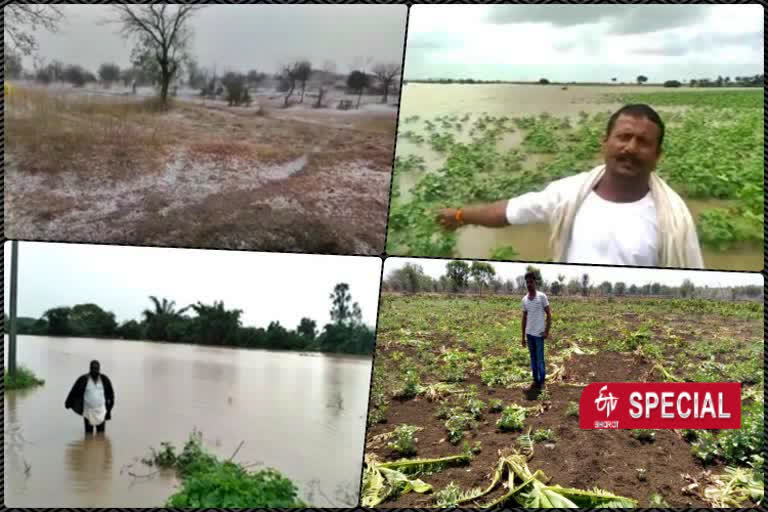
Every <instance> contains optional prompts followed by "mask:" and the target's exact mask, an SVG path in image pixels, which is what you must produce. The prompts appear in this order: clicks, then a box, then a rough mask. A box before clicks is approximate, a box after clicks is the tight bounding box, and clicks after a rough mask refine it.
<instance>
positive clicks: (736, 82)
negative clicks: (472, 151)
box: [403, 73, 765, 87]
mask: <svg viewBox="0 0 768 512" xmlns="http://www.w3.org/2000/svg"><path fill="white" fill-rule="evenodd" d="M764 82H765V75H764V74H762V73H760V74H755V75H748V76H736V77H733V79H731V77H730V76H725V77H724V76H722V75H720V76H718V77H717V78H692V79H690V80H687V81H685V80H682V81H680V80H666V81H665V82H663V84H662V85H664V86H665V87H682V86H689V87H763V84H764ZM408 83H426V84H516V83H530V84H533V83H537V84H540V85H549V84H567V85H578V84H586V85H592V84H594V85H601V84H611V83H612V84H624V85H627V84H639V85H643V84H645V83H648V77H647V76H645V75H638V76H637V78H636V79H635V81H634V82H620V81H619V79H618V78H617V77H613V78H611V80H610V81H605V82H574V81H566V82H558V81H556V80H550V79H548V78H540V79H539V80H536V81H524V80H478V79H474V78H423V79H404V80H403V85H407V84H408Z"/></svg>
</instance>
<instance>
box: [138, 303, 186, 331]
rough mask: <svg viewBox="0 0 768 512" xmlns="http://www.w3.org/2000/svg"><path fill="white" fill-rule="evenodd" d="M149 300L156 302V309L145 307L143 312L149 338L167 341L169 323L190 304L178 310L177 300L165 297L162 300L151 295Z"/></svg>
mask: <svg viewBox="0 0 768 512" xmlns="http://www.w3.org/2000/svg"><path fill="white" fill-rule="evenodd" d="M149 300H151V301H152V303H153V304H154V307H155V310H154V311H152V310H149V309H145V310H144V311H143V312H142V315H143V316H144V323H145V324H146V325H147V338H148V339H150V340H152V341H166V340H167V339H168V325H169V324H170V323H171V322H172V321H173V320H175V319H177V318H179V317H180V316H181V315H183V314H184V312H185V311H186V310H188V309H189V306H187V307H185V308H181V309H180V310H178V311H176V302H175V301H172V300H168V299H165V298H163V300H162V301H160V300H158V299H157V297H155V296H152V295H150V296H149Z"/></svg>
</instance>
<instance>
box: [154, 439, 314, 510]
mask: <svg viewBox="0 0 768 512" xmlns="http://www.w3.org/2000/svg"><path fill="white" fill-rule="evenodd" d="M144 462H145V463H146V464H149V465H154V466H157V467H161V468H165V469H174V470H176V471H177V472H178V474H179V476H180V477H181V479H182V486H181V489H179V491H178V492H176V493H175V494H173V495H172V496H171V497H170V498H168V501H167V502H166V506H167V507H173V508H255V507H267V508H299V507H304V506H306V505H305V504H304V503H302V501H301V500H299V498H298V489H297V487H296V485H295V484H294V483H293V482H291V481H290V480H289V479H288V478H286V477H284V476H283V475H282V474H280V472H278V471H277V470H274V469H271V468H267V469H263V470H260V471H255V472H250V471H247V470H246V469H245V468H243V467H242V466H240V465H239V464H236V463H234V462H231V461H220V460H218V459H216V457H214V456H213V455H211V454H209V453H208V452H206V450H205V449H204V447H203V442H202V435H201V434H200V433H199V432H194V433H193V434H192V435H191V436H190V438H189V440H188V441H187V442H186V443H185V444H184V448H183V449H182V451H181V453H180V454H178V455H177V454H176V450H175V448H174V446H173V445H172V444H171V443H167V442H165V443H162V444H161V449H160V450H159V451H157V450H154V449H153V450H152V455H151V457H150V458H148V459H145V460H144Z"/></svg>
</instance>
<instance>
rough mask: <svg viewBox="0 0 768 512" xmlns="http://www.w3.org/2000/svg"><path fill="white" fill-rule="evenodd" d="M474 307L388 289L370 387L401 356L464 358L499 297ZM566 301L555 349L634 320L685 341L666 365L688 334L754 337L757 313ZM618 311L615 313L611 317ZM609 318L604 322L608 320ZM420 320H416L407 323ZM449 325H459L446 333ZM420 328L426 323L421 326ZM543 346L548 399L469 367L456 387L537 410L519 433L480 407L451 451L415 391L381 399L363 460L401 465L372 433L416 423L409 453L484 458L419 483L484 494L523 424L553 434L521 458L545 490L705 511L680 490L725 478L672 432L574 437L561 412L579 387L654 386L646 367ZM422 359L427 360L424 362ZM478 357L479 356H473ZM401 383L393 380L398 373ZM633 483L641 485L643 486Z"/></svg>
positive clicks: (609, 355) (425, 499) (425, 502)
mask: <svg viewBox="0 0 768 512" xmlns="http://www.w3.org/2000/svg"><path fill="white" fill-rule="evenodd" d="M480 300H481V299H480V298H478V297H474V298H472V297H453V298H451V297H449V296H446V297H443V298H439V297H437V296H431V297H425V296H421V297H403V296H396V295H393V294H387V295H386V296H385V300H384V302H383V305H382V310H381V311H380V318H379V333H378V341H377V349H376V355H375V361H374V365H375V369H374V374H375V376H374V382H377V381H378V382H381V383H383V384H382V385H383V386H386V385H388V384H386V383H387V382H394V381H397V380H398V378H397V377H392V375H397V374H398V373H399V370H398V368H399V365H400V364H401V363H398V361H410V363H409V364H412V363H413V361H418V360H421V361H428V360H429V359H433V360H434V359H436V358H437V357H438V353H439V352H442V351H444V350H445V349H446V348H450V349H458V350H463V351H467V352H470V353H471V352H473V348H472V346H471V342H468V341H467V340H471V339H472V338H477V337H483V336H482V335H481V333H483V332H485V333H486V335H488V333H489V332H490V331H489V328H490V327H491V326H493V324H494V323H496V322H498V319H499V311H501V310H502V309H503V307H499V305H497V304H498V300H497V302H496V303H495V304H494V305H488V304H485V305H479V303H478V301H480ZM558 300H559V301H562V300H563V299H558ZM569 302H570V304H568V305H567V306H566V307H563V306H560V309H559V311H558V313H556V314H559V317H560V319H561V320H560V322H559V323H555V324H554V325H553V333H555V332H556V334H553V339H552V340H549V341H548V343H551V344H552V345H551V346H559V347H562V348H564V347H565V346H567V345H568V344H569V343H571V341H577V342H578V344H579V346H581V347H584V348H586V347H588V346H589V347H590V348H591V349H592V350H594V349H595V348H596V347H598V346H599V345H600V344H601V342H600V341H599V340H601V339H611V338H616V337H618V336H621V333H622V332H625V331H626V330H629V331H634V330H635V329H638V328H640V327H641V326H642V325H648V323H649V320H650V319H654V324H655V325H654V328H653V329H652V331H654V335H653V336H654V337H655V338H656V339H657V340H662V339H664V338H666V337H669V339H679V340H682V341H679V342H678V346H677V347H675V348H674V349H672V348H670V350H669V352H668V353H667V354H666V355H667V356H668V357H670V358H674V356H675V354H677V353H678V352H680V351H681V350H682V351H684V352H687V351H688V350H687V349H684V348H683V346H682V345H680V344H686V343H691V342H692V341H693V340H694V339H702V338H707V336H712V337H715V338H716V337H719V336H722V335H723V333H728V335H729V336H730V337H735V338H736V339H743V340H752V339H760V338H761V337H762V329H761V325H760V323H759V321H757V320H755V318H746V317H738V316H720V315H718V314H712V313H711V312H710V313H708V314H707V313H705V314H690V313H689V314H680V313H679V312H676V311H674V310H671V311H670V310H668V309H667V308H658V309H656V310H655V311H652V310H646V311H643V308H642V307H637V306H636V305H635V304H631V305H629V306H623V305H622V302H619V301H617V303H616V304H615V305H611V304H606V303H603V304H602V305H600V306H599V307H597V308H595V309H593V310H592V311H591V312H590V311H588V310H587V309H583V310H582V307H581V306H580V304H584V303H586V302H587V301H581V300H580V299H575V300H573V301H570V300H569ZM473 304H474V305H473ZM515 304H516V302H515ZM636 307H637V309H636V310H637V311H638V312H637V313H636V312H626V311H634V310H635V309H634V308H636ZM430 308H431V310H430ZM481 308H482V309H481ZM616 308H621V309H619V310H618V312H617V309H616ZM622 310H623V311H625V312H622ZM416 311H419V313H418V316H419V317H420V318H419V319H418V320H416V318H417V317H416V316H411V315H416V314H417V313H416ZM460 311H461V313H459V312H460ZM451 313H453V315H456V317H455V318H450V319H447V318H448V317H450V316H452V314H451ZM611 313H612V315H611ZM609 315H611V316H612V318H611V319H610V320H609ZM564 317H566V318H564ZM409 319H414V320H413V321H410V320H409ZM422 320H424V323H421V324H419V325H417V324H416V322H420V321H422ZM596 320H597V322H598V324H592V325H593V326H594V325H597V327H590V329H591V332H592V334H593V335H594V338H595V340H594V341H593V342H591V343H590V342H589V341H587V340H585V336H584V333H585V331H586V329H585V328H584V327H582V326H581V324H582V322H585V323H586V322H595V321H596ZM601 320H602V322H601ZM503 323H507V322H506V321H505V322H503ZM510 323H511V322H510ZM447 324H452V325H454V326H457V325H460V326H461V327H460V328H459V327H453V328H451V329H446V325H447ZM424 325H431V326H433V327H432V328H431V329H430V330H424V329H423V327H424ZM584 325H586V324H584ZM518 329H519V323H518V324H517V325H511V326H510V331H511V332H513V333H516V332H517V331H518ZM451 331H453V332H451ZM459 331H460V332H459ZM469 333H472V334H469ZM518 337H519V334H517V335H516V336H515V337H514V338H512V340H513V341H514V342H517V340H518ZM409 339H415V340H418V341H420V342H422V343H423V342H426V343H428V345H427V347H431V348H427V349H426V350H420V349H419V348H418V346H415V345H413V344H408V343H401V342H400V340H409ZM737 344H738V342H737ZM670 346H671V343H670ZM548 350H549V352H548V353H547V358H548V370H547V371H548V374H553V373H555V370H556V369H557V368H558V367H559V368H560V370H559V371H558V372H557V374H558V376H557V377H556V378H555V379H554V380H553V381H552V382H550V381H549V380H548V384H547V393H548V394H549V397H546V395H545V396H543V397H542V396H541V395H540V393H538V392H535V391H528V390H526V388H525V387H524V386H527V385H528V383H527V382H526V383H521V384H520V385H513V386H516V387H510V388H506V387H502V386H496V387H488V386H486V385H485V384H483V382H482V381H481V379H480V377H479V375H478V372H477V370H472V371H471V372H470V373H468V376H467V379H466V380H465V381H463V382H461V383H460V386H461V387H462V388H468V387H471V386H472V385H474V386H476V389H477V393H478V394H477V396H478V398H479V399H480V400H482V401H483V402H485V403H486V404H488V403H489V401H490V400H492V399H501V400H502V401H503V403H504V404H505V405H506V404H509V403H516V404H519V405H522V406H524V407H538V408H539V409H538V413H536V414H531V415H529V416H528V417H527V418H526V420H525V428H524V430H523V431H522V432H502V431H500V430H499V429H498V428H497V427H496V421H497V420H498V419H499V418H500V416H501V413H498V412H497V413H493V412H488V410H487V408H486V410H484V413H483V416H482V419H480V420H479V422H478V426H477V428H475V429H473V430H471V431H467V432H466V433H465V436H464V439H463V440H462V441H461V442H459V443H458V444H456V445H454V444H451V443H450V442H449V440H448V439H447V437H448V434H447V430H446V428H445V426H444V420H440V419H437V418H436V413H437V412H438V409H439V407H440V406H441V403H440V402H439V401H430V400H429V399H428V398H427V397H426V396H423V395H422V396H417V397H416V398H414V399H408V400H405V399H397V398H393V399H391V400H389V401H388V407H387V409H386V414H385V418H386V419H385V421H384V422H382V423H375V422H372V421H370V420H369V427H368V434H367V438H366V439H367V446H366V453H368V454H372V455H374V457H375V458H376V459H378V460H381V461H392V460H399V459H401V458H402V456H401V455H399V454H398V453H397V452H395V451H394V450H392V449H390V448H389V447H387V443H386V442H381V441H379V440H376V439H375V438H376V436H379V435H381V434H384V433H387V432H391V431H392V430H394V428H395V427H396V426H398V425H400V424H408V425H415V426H419V427H423V430H421V431H419V432H417V433H416V434H415V438H416V439H417V442H416V448H417V450H418V452H417V454H416V455H415V457H418V458H437V457H446V456H450V455H456V454H459V453H461V452H462V445H463V443H464V441H468V442H469V443H470V445H473V444H475V443H476V442H478V441H479V442H480V443H481V445H480V446H481V451H480V453H478V454H476V455H475V456H474V457H473V459H472V461H471V462H470V464H469V465H466V466H458V467H454V468H449V469H446V470H443V471H441V472H438V473H435V474H432V475H424V476H420V477H419V478H421V479H422V480H423V481H425V482H427V483H429V484H431V485H432V486H433V492H435V491H439V490H441V489H443V488H445V487H446V486H447V485H448V484H449V483H451V482H454V483H455V484H458V485H459V486H460V487H461V488H462V489H463V490H469V489H472V488H486V487H487V486H488V484H489V483H490V481H491V478H492V475H493V472H494V470H495V468H496V466H497V463H498V460H499V455H500V452H506V451H508V450H510V449H511V448H513V447H516V445H517V443H516V440H517V438H518V437H519V436H520V435H521V434H523V433H525V432H526V431H527V430H528V429H529V428H531V429H532V430H533V431H536V430H539V429H551V430H552V431H553V432H554V434H555V439H554V441H544V442H538V443H536V444H535V450H534V455H533V457H532V459H531V460H530V461H529V463H528V465H529V467H530V469H531V471H536V470H542V471H543V472H544V473H545V474H546V475H547V476H548V477H550V483H551V484H558V485H561V486H564V487H575V488H580V489H587V490H588V489H592V488H594V487H598V488H600V489H603V490H606V491H609V492H612V493H614V494H617V495H621V496H625V497H629V498H633V499H636V500H638V506H640V507H648V506H652V505H651V504H650V502H649V500H650V497H651V496H652V495H653V494H659V495H661V496H662V497H663V498H664V500H666V502H667V503H668V504H669V505H670V506H672V507H707V506H709V504H708V502H707V501H706V500H705V499H704V498H703V497H702V496H701V495H700V494H699V492H700V491H701V489H699V491H698V492H697V491H693V492H691V491H689V490H688V489H686V487H688V486H689V485H690V484H691V480H689V479H688V478H689V476H692V477H694V478H696V479H698V480H699V481H701V480H702V479H703V478H706V475H707V474H709V473H707V472H710V473H711V474H717V473H722V472H723V469H724V466H723V465H722V464H719V463H717V462H714V463H710V464H708V465H706V466H705V465H703V464H702V463H701V461H700V460H699V459H697V458H696V457H694V456H693V455H692V453H691V445H690V444H689V443H688V442H686V441H685V440H684V439H683V438H682V436H681V433H680V432H679V431H673V430H657V431H655V440H654V441H653V442H650V443H644V442H640V441H638V440H637V439H635V438H634V437H633V436H632V431H630V430H581V429H580V428H579V420H578V416H575V415H569V414H568V412H567V411H568V408H569V404H570V403H571V402H575V403H578V401H579V397H580V395H581V391H582V390H583V388H584V386H585V385H586V384H587V383H589V382H597V381H601V382H606V381H619V382H622V381H624V382H630V381H661V380H663V377H662V376H661V375H660V374H659V373H658V371H657V370H655V369H654V366H655V365H654V363H653V362H652V361H651V360H649V359H648V358H647V357H644V356H643V355H642V354H637V353H628V352H618V351H612V350H598V351H596V353H594V354H572V355H571V356H570V357H569V358H567V359H565V360H564V361H557V362H554V361H552V359H553V358H552V356H553V355H554V354H555V353H557V352H558V351H559V349H555V348H550V349H548ZM501 352H503V348H500V347H499V346H494V345H492V346H491V347H489V349H488V355H498V354H499V353H501ZM429 353H432V354H433V355H432V356H429V355H425V354H429ZM478 357H482V356H480V355H479V354H478ZM691 358H692V360H694V361H695V360H697V359H699V356H698V355H694V356H691ZM402 364H405V363H402ZM438 367H439V366H438ZM376 374H378V375H376ZM385 374H386V375H385ZM440 377H441V375H440V373H439V371H435V369H434V367H431V368H429V369H426V370H425V373H424V374H423V375H422V383H423V384H427V383H434V382H438V381H440V380H442V379H441V378H440ZM400 379H401V380H402V377H401V378H400ZM374 401H375V399H374ZM372 407H373V404H372ZM641 473H642V474H643V475H641ZM639 475H640V476H639ZM642 476H644V478H642V479H641V477H642ZM501 494H502V491H501V490H500V489H497V490H496V491H494V493H492V494H491V495H489V496H486V497H485V498H483V499H482V500H481V501H482V502H487V501H490V500H491V499H492V498H495V497H498V496H500V495H501ZM382 506H386V507H433V506H435V498H434V496H433V493H427V494H418V493H413V492H412V493H408V494H405V495H402V496H399V497H398V498H397V499H395V500H391V501H387V502H385V503H383V504H382ZM467 506H469V505H467Z"/></svg>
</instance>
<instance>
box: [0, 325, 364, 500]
mask: <svg viewBox="0 0 768 512" xmlns="http://www.w3.org/2000/svg"><path fill="white" fill-rule="evenodd" d="M5 344H6V345H5V346H6V351H5V353H6V354H7V338H6V341H5ZM18 354H19V363H20V364H22V365H24V366H28V367H29V368H31V369H33V370H34V372H35V373H36V374H37V375H38V376H39V377H41V378H43V379H45V385H44V386H42V387H39V388H34V389H31V390H24V391H9V392H6V393H5V403H4V417H5V425H4V432H5V442H4V463H5V475H4V477H5V504H6V505H7V506H9V507H86V506H87V507H152V506H162V505H163V503H164V502H165V500H166V499H167V498H168V496H170V495H171V494H172V493H174V492H175V490H176V488H177V486H178V484H179V481H178V480H177V479H176V478H175V476H174V475H173V473H165V472H161V473H158V474H154V475H152V476H151V477H149V478H147V477H145V475H149V474H151V473H153V471H154V469H153V468H148V467H146V466H144V465H143V464H141V463H140V462H139V459H141V458H142V457H144V456H146V455H148V454H149V451H150V447H154V448H159V447H160V443H162V442H164V441H170V442H171V443H172V444H173V445H175V446H177V447H180V446H182V445H183V443H184V442H185V441H186V440H187V439H188V437H189V435H190V433H191V432H192V431H193V429H197V430H199V431H200V432H202V434H203V438H204V442H205V444H206V447H207V448H208V449H209V450H210V451H211V452H212V453H214V454H216V455H217V456H218V457H220V458H228V457H229V456H231V455H232V454H233V452H234V451H235V449H236V448H237V446H238V445H239V444H240V442H241V441H244V444H243V446H242V448H241V449H240V450H239V452H238V453H237V455H236V457H235V461H236V462H240V463H241V464H242V465H244V466H248V465H251V464H258V463H263V464H264V465H266V466H271V467H274V468H276V469H278V470H279V471H280V472H282V473H283V474H284V475H285V476H287V477H288V478H290V479H292V480H293V481H294V482H295V483H296V484H297V486H298V487H299V489H300V492H301V493H302V498H304V499H305V500H307V501H308V502H309V503H310V504H311V505H317V506H351V505H354V504H356V501H357V493H358V488H359V481H360V464H361V460H362V453H363V439H364V432H365V411H366V406H367V401H368V388H369V379H370V372H371V361H370V358H368V357H357V356H330V355H321V354H303V353H296V352H272V351H266V350H241V349H232V348H212V347H202V346H193V345H181V344H161V343H148V342H138V341H136V342H131V341H111V340H95V339H87V338H52V337H43V336H20V337H19V338H18ZM6 357H7V356H6ZM92 359H98V360H99V361H100V362H101V369H102V371H103V372H104V373H105V374H107V375H109V377H110V379H111V380H112V383H113V384H114V387H115V407H114V410H113V411H112V421H110V422H108V426H107V432H106V435H105V436H90V437H88V438H86V437H85V435H84V432H83V421H82V418H80V417H79V416H77V415H75V414H73V413H72V412H71V411H68V410H65V409H64V400H65V398H66V396H67V393H68V391H69V388H70V387H71V385H72V382H74V380H75V378H77V377H78V376H80V375H82V374H83V373H86V372H87V371H88V364H89V362H90V361H91V360H92ZM252 468H253V469H258V468H259V466H258V465H254V466H252Z"/></svg>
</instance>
